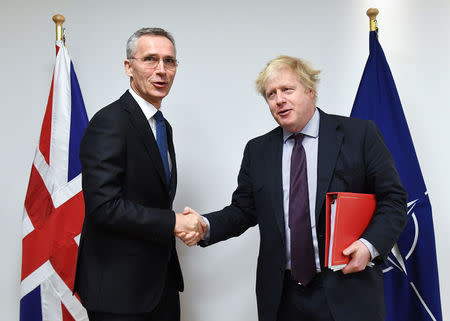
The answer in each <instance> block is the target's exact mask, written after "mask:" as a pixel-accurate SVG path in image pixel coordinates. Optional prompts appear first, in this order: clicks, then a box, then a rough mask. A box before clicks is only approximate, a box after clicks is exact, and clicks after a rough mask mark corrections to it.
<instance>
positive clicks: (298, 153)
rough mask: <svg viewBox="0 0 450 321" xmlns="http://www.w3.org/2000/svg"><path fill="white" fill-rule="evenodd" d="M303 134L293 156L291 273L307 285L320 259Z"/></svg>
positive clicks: (290, 194) (290, 213) (295, 146)
mask: <svg viewBox="0 0 450 321" xmlns="http://www.w3.org/2000/svg"><path fill="white" fill-rule="evenodd" d="M303 137H304V136H303V134H298V135H296V136H293V137H292V138H293V139H294V140H295V143H294V148H293V149H292V156H291V181H290V189H289V228H290V230H291V274H292V276H293V277H294V279H295V280H297V281H299V282H300V283H301V284H302V285H307V284H308V283H309V282H310V281H311V279H312V278H313V277H314V275H315V274H316V263H315V257H314V248H313V241H312V234H311V219H310V216H309V194H308V177H307V174H306V154H305V149H304V148H303V145H302V140H303Z"/></svg>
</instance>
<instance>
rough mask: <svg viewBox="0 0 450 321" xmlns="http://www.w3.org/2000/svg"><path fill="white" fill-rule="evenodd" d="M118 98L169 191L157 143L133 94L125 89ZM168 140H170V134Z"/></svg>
mask: <svg viewBox="0 0 450 321" xmlns="http://www.w3.org/2000/svg"><path fill="white" fill-rule="evenodd" d="M120 99H121V100H122V102H123V106H124V108H125V109H127V110H128V111H129V113H130V121H131V123H132V124H133V126H134V127H135V128H136V130H137V132H138V133H139V136H140V137H141V138H142V141H143V143H144V146H145V148H146V150H147V152H148V154H149V156H150V159H151V160H152V162H153V164H154V166H155V167H156V170H157V172H158V174H159V178H160V179H161V182H162V184H163V185H164V186H165V187H166V189H167V191H169V188H168V186H167V183H166V178H165V173H164V165H163V162H162V160H161V156H160V154H159V149H158V144H157V143H156V139H155V136H154V135H153V132H152V129H151V128H150V124H149V123H148V120H147V119H146V118H145V115H144V113H143V112H142V110H141V108H140V107H139V105H138V103H137V102H136V101H135V100H134V98H133V96H131V94H130V93H129V92H128V91H126V92H125V94H123V95H122V97H121V98H120ZM170 141H172V135H171V138H170ZM172 148H173V145H172Z"/></svg>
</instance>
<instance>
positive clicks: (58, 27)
mask: <svg viewBox="0 0 450 321" xmlns="http://www.w3.org/2000/svg"><path fill="white" fill-rule="evenodd" d="M53 21H54V22H55V24H56V41H58V40H64V35H63V27H62V24H63V23H64V21H66V18H64V16H63V15H60V14H55V15H54V16H53Z"/></svg>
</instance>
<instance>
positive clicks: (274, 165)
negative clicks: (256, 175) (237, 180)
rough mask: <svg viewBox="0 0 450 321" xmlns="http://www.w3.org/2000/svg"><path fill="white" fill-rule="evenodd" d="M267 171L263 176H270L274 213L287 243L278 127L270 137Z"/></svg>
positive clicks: (280, 136) (280, 142)
mask: <svg viewBox="0 0 450 321" xmlns="http://www.w3.org/2000/svg"><path fill="white" fill-rule="evenodd" d="M266 152H267V153H266V157H267V158H266V159H267V166H266V168H267V170H266V172H265V173H262V175H267V176H268V184H267V186H269V189H270V195H271V197H270V198H269V199H271V200H272V202H273V203H272V208H273V213H274V215H275V220H276V222H277V225H278V229H279V231H280V233H281V235H282V239H283V241H284V242H286V238H285V226H284V211H283V175H282V156H283V131H282V129H281V127H278V128H277V129H276V130H275V131H274V132H273V135H271V136H270V137H269V143H268V145H267V150H266Z"/></svg>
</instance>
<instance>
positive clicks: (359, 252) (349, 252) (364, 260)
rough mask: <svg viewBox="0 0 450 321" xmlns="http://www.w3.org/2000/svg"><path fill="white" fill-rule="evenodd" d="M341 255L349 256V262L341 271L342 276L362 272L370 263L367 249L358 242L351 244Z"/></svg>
mask: <svg viewBox="0 0 450 321" xmlns="http://www.w3.org/2000/svg"><path fill="white" fill-rule="evenodd" d="M342 253H343V254H344V255H345V256H350V261H349V262H348V263H347V265H346V266H345V268H343V269H342V273H344V274H348V273H355V272H359V271H362V270H364V269H365V268H366V266H367V264H369V262H370V252H369V249H368V248H367V246H366V245H365V244H364V243H363V242H361V241H360V240H357V241H355V242H353V243H352V244H351V245H350V246H349V247H347V248H346V249H345V250H344V251H343V252H342Z"/></svg>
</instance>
